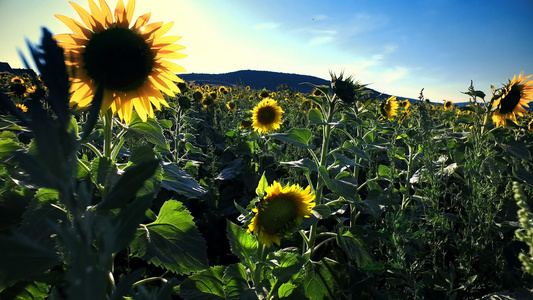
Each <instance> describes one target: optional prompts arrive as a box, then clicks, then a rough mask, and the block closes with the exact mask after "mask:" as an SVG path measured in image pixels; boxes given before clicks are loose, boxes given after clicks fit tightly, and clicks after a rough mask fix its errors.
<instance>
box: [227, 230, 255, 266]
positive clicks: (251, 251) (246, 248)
mask: <svg viewBox="0 0 533 300" xmlns="http://www.w3.org/2000/svg"><path fill="white" fill-rule="evenodd" d="M226 231H227V235H228V241H229V244H230V246H231V252H232V253H233V254H235V255H237V257H239V259H240V260H241V261H242V262H243V263H245V264H247V265H248V264H249V262H248V260H249V259H250V258H252V260H253V261H255V260H256V259H257V258H258V256H257V251H258V248H259V243H258V241H257V239H255V238H254V237H253V236H252V234H251V233H248V232H246V230H245V229H243V228H242V227H240V226H238V225H236V224H234V223H233V222H231V221H229V220H228V221H227V226H226ZM248 267H250V266H249V265H248Z"/></svg>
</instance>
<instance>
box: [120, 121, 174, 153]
mask: <svg viewBox="0 0 533 300" xmlns="http://www.w3.org/2000/svg"><path fill="white" fill-rule="evenodd" d="M128 131H129V132H131V133H134V134H137V135H142V136H144V137H146V139H148V141H150V142H151V143H152V144H154V145H156V146H159V147H162V148H164V149H167V148H169V146H168V144H167V141H166V139H165V136H164V135H163V129H162V128H161V126H160V125H159V123H157V120H156V119H154V118H148V119H147V120H146V122H143V120H142V119H141V118H140V117H139V115H138V114H137V112H135V111H133V115H132V118H131V123H130V124H129V128H128ZM167 150H169V149H167Z"/></svg>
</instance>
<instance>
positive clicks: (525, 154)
mask: <svg viewBox="0 0 533 300" xmlns="http://www.w3.org/2000/svg"><path fill="white" fill-rule="evenodd" d="M500 147H501V148H502V149H503V150H504V151H505V152H507V153H509V154H511V155H512V156H515V157H518V158H520V159H523V160H531V153H530V152H529V150H528V149H527V148H526V145H525V144H523V143H520V142H512V141H509V142H506V143H502V144H500Z"/></svg>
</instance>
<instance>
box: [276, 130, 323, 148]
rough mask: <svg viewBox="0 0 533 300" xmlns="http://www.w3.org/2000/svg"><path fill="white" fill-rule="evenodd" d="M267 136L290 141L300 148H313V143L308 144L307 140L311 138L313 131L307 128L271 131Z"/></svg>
mask: <svg viewBox="0 0 533 300" xmlns="http://www.w3.org/2000/svg"><path fill="white" fill-rule="evenodd" d="M268 136H269V137H273V138H275V139H277V140H280V141H282V142H286V143H291V144H293V145H296V146H298V147H300V148H304V149H314V148H315V145H312V144H311V145H310V144H309V141H310V140H311V138H313V133H312V132H311V130H309V129H307V128H291V129H290V130H289V131H288V132H287V133H273V134H269V135H268Z"/></svg>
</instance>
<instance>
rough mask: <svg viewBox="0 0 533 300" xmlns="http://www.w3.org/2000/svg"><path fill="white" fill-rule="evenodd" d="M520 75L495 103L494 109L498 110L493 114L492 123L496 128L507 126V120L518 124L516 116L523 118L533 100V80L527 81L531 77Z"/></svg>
mask: <svg viewBox="0 0 533 300" xmlns="http://www.w3.org/2000/svg"><path fill="white" fill-rule="evenodd" d="M523 75H524V73H520V75H518V78H516V75H515V76H514V77H513V80H509V82H508V83H507V84H506V85H505V86H504V87H503V89H502V91H501V94H500V95H499V97H498V98H497V99H496V100H495V101H494V103H493V104H492V107H494V108H495V109H496V110H495V111H494V113H493V114H492V121H493V122H494V124H496V126H500V125H501V126H505V125H506V124H507V119H509V120H511V121H513V122H514V123H516V115H519V116H523V115H524V113H525V112H526V109H525V108H524V106H525V107H529V105H528V103H529V101H531V100H533V80H529V81H527V79H529V78H530V77H531V75H529V76H527V77H522V76H523Z"/></svg>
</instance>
